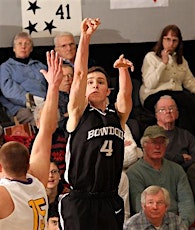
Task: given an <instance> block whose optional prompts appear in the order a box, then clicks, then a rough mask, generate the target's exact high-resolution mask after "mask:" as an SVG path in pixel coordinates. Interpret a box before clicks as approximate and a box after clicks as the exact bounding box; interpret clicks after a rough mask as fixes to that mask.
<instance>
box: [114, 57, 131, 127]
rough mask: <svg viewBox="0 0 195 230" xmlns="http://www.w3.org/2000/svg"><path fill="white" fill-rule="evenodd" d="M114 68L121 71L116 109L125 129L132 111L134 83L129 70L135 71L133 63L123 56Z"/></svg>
mask: <svg viewBox="0 0 195 230" xmlns="http://www.w3.org/2000/svg"><path fill="white" fill-rule="evenodd" d="M114 68H118V70H119V92H118V94H117V101H116V109H117V111H118V115H119V117H120V120H121V125H122V127H123V129H124V128H125V123H126V121H127V119H128V117H129V114H130V112H131V109H132V82H131V77H130V74H129V68H131V71H133V70H134V67H133V63H132V62H130V61H129V60H128V59H125V58H124V55H121V56H120V57H119V59H118V60H116V61H115V63H114Z"/></svg>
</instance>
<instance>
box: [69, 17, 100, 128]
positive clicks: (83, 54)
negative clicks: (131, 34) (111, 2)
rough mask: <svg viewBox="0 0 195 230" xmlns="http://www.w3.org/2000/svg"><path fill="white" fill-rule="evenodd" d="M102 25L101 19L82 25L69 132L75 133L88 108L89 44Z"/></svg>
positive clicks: (72, 89) (72, 90)
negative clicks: (86, 96) (86, 93)
mask: <svg viewBox="0 0 195 230" xmlns="http://www.w3.org/2000/svg"><path fill="white" fill-rule="evenodd" d="M99 24H100V20H99V18H96V19H92V18H85V19H84V20H83V21H82V23H81V36H80V41H79V45H78V49H77V53H76V59H75V65H74V77H73V82H72V86H71V91H70V97H69V103H68V114H69V120H68V122H67V130H68V131H69V132H71V131H73V130H74V129H75V128H76V126H77V124H78V121H79V119H80V117H81V115H82V113H83V111H84V109H85V107H86V103H87V101H86V98H85V92H86V85H87V71H88V56H89V43H90V39H91V36H92V34H93V33H94V31H96V29H97V28H98V26H99Z"/></svg>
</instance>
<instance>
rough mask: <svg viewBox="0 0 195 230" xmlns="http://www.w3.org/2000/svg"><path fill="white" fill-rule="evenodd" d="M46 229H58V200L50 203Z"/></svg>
mask: <svg viewBox="0 0 195 230" xmlns="http://www.w3.org/2000/svg"><path fill="white" fill-rule="evenodd" d="M47 230H60V228H59V213H58V202H54V203H51V204H50V205H49V210H48V218H47Z"/></svg>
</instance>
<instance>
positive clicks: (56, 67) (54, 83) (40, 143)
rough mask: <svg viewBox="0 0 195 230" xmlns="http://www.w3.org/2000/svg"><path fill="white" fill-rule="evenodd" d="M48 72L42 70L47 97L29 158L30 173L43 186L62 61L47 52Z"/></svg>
mask: <svg viewBox="0 0 195 230" xmlns="http://www.w3.org/2000/svg"><path fill="white" fill-rule="evenodd" d="M47 64H48V72H46V71H45V70H42V71H41V72H42V73H43V75H44V76H45V79H46V80H47V82H48V90H47V96H46V100H45V104H44V107H43V110H42V113H41V118H40V127H39V131H38V134H37V136H36V138H35V141H34V144H33V147H32V152H31V156H30V169H29V171H30V173H31V174H32V175H34V176H35V177H37V178H38V179H39V180H40V181H41V182H42V183H43V184H44V185H45V186H46V184H47V182H48V172H49V165H50V154H51V144H52V134H53V132H54V131H55V129H56V127H57V110H58V96H59V85H60V82H61V80H62V60H61V59H60V58H59V57H58V54H57V53H55V52H54V51H51V52H47Z"/></svg>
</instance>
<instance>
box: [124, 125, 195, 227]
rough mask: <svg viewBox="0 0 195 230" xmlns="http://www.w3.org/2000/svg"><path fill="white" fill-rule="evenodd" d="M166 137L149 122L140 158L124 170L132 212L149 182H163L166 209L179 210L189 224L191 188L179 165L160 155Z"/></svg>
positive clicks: (193, 212)
mask: <svg viewBox="0 0 195 230" xmlns="http://www.w3.org/2000/svg"><path fill="white" fill-rule="evenodd" d="M167 144H168V138H167V136H166V135H165V131H164V129H163V128H162V127H160V126H158V125H154V126H149V127H147V128H146V130H145V131H144V134H143V137H142V138H141V146H142V148H143V153H144V155H143V158H141V159H139V160H138V161H137V162H135V163H134V164H133V165H132V166H130V167H129V169H128V170H127V176H128V178H129V191H130V204H131V212H133V214H135V213H137V212H139V211H140V210H141V203H140V197H141V193H142V192H143V191H144V189H145V188H146V187H148V186H150V185H158V186H163V187H164V188H166V189H167V190H168V191H169V194H170V197H171V205H170V207H169V209H168V210H169V211H170V212H174V213H175V214H179V216H181V218H182V220H183V221H184V223H185V224H186V225H187V227H189V226H190V225H191V224H192V223H193V221H194V219H195V205H194V199H193V194H192V190H191V188H190V185H189V182H188V178H187V175H186V173H185V171H184V170H183V168H182V167H181V166H180V165H178V164H176V163H175V162H172V161H169V160H167V159H165V158H164V154H165V151H166V146H167Z"/></svg>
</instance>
